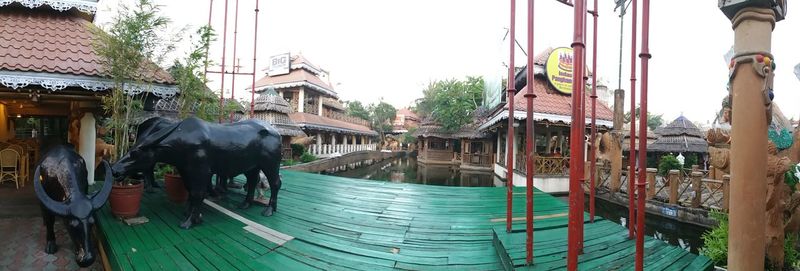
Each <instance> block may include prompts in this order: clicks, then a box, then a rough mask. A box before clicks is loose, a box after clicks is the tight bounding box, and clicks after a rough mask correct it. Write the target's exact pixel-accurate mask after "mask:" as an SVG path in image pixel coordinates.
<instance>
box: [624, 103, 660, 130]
mask: <svg viewBox="0 0 800 271" xmlns="http://www.w3.org/2000/svg"><path fill="white" fill-rule="evenodd" d="M639 111H640V110H639V107H638V106H637V107H636V117H637V123H636V124H639V123H638V117H639V116H641V115H642V114H641V112H639ZM630 122H631V112H630V111H628V112H627V113H625V123H630ZM663 124H664V114H658V115H656V114H652V113H651V112H649V111H648V112H647V127H648V128H650V130H651V131H655V130H656V128H658V127H661V125H663Z"/></svg>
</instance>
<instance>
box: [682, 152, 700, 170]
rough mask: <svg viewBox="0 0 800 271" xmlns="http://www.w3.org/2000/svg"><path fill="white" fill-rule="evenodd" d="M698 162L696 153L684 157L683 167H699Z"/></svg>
mask: <svg viewBox="0 0 800 271" xmlns="http://www.w3.org/2000/svg"><path fill="white" fill-rule="evenodd" d="M698 161H699V160H698V159H697V154H696V153H689V154H686V155H684V159H683V166H684V167H686V168H691V167H692V166H693V165H697V163H698Z"/></svg>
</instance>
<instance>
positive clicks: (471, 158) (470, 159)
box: [461, 153, 492, 166]
mask: <svg viewBox="0 0 800 271" xmlns="http://www.w3.org/2000/svg"><path fill="white" fill-rule="evenodd" d="M461 163H462V164H468V165H476V166H491V165H492V154H489V153H474V154H470V153H465V154H464V155H463V157H462V160H461Z"/></svg>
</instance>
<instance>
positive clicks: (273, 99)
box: [253, 94, 292, 114]
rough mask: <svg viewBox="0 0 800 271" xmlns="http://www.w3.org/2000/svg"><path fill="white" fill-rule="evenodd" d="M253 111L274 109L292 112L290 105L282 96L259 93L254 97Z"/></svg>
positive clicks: (285, 112) (281, 111) (275, 110)
mask: <svg viewBox="0 0 800 271" xmlns="http://www.w3.org/2000/svg"><path fill="white" fill-rule="evenodd" d="M253 111H254V112H256V113H257V112H265V111H274V112H278V113H283V114H289V113H292V107H291V106H290V105H289V102H287V101H286V99H284V98H283V97H280V96H278V95H277V94H276V95H267V94H261V95H258V97H256V99H255V105H254V106H253Z"/></svg>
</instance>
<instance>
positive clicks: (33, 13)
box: [0, 0, 178, 182]
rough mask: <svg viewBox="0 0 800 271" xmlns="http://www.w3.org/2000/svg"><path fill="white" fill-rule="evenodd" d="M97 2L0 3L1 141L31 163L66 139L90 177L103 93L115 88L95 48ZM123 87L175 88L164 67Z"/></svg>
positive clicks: (166, 93)
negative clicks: (49, 146)
mask: <svg viewBox="0 0 800 271" xmlns="http://www.w3.org/2000/svg"><path fill="white" fill-rule="evenodd" d="M96 11H97V0H70V1H59V0H53V1H35V0H34V1H31V0H24V1H23V0H5V1H0V33H3V34H2V35H1V36H0V141H3V142H6V143H12V144H15V145H21V146H23V147H24V149H25V150H24V151H23V154H21V155H22V156H23V157H22V158H23V159H27V160H28V161H29V162H30V164H33V163H35V161H36V160H35V159H36V157H37V156H40V155H41V151H42V150H41V146H42V145H44V144H45V143H47V144H52V143H71V144H73V145H74V146H75V147H76V150H77V151H78V152H79V153H80V154H81V155H82V156H83V158H84V160H85V161H86V164H87V169H88V172H89V181H90V182H93V180H94V178H93V176H94V168H93V167H94V165H95V147H96V146H95V144H96V142H95V139H96V125H97V122H96V121H97V119H98V117H99V116H100V115H102V114H103V110H102V109H101V101H100V98H101V96H103V95H106V94H108V93H109V90H110V89H111V87H112V86H113V82H112V80H111V79H110V78H109V76H108V74H107V73H106V71H105V69H104V68H103V65H102V61H101V58H100V56H98V55H97V54H96V52H95V50H94V48H93V43H94V42H97V41H98V37H97V36H96V35H97V32H96V30H97V27H96V26H95V25H94V24H93V20H94V16H95V12H96ZM141 76H142V77H141V78H139V79H141V80H140V82H139V83H137V82H131V83H128V84H126V86H125V89H124V91H125V92H127V93H128V94H129V95H138V96H140V97H143V98H146V97H158V98H165V97H172V96H174V95H175V94H176V93H177V92H178V88H177V87H176V86H175V82H174V80H173V79H172V77H171V76H170V75H169V73H167V72H166V71H164V70H161V69H151V70H148V71H146V72H142V73H141Z"/></svg>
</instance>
